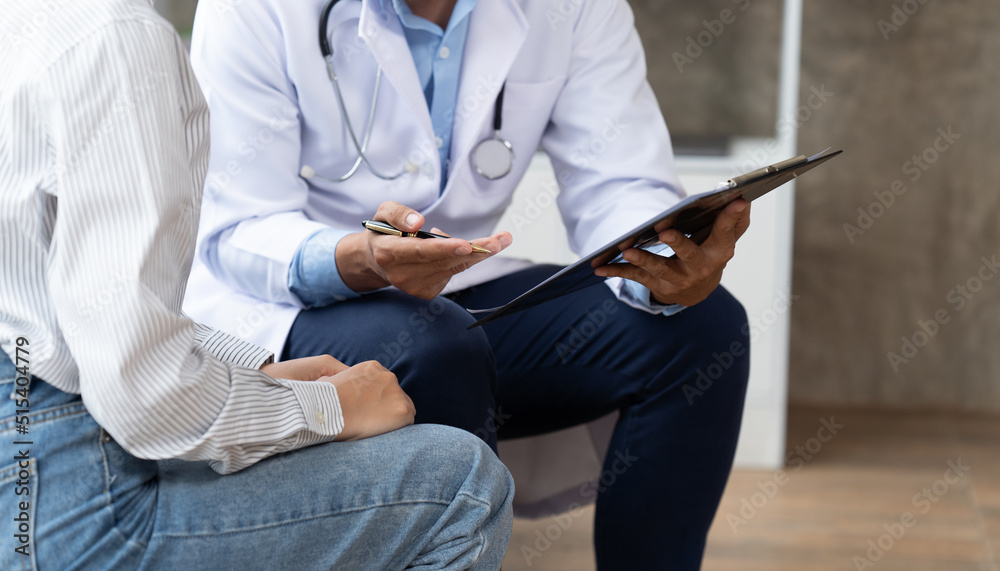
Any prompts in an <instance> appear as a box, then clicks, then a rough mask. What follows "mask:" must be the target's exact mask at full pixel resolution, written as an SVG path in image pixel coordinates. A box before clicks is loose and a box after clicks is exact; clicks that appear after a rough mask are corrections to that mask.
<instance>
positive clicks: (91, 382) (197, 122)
mask: <svg viewBox="0 0 1000 571" xmlns="http://www.w3.org/2000/svg"><path fill="white" fill-rule="evenodd" d="M151 4H152V3H151V2H147V1H140V0H80V1H79V2H73V3H65V4H62V5H61V6H59V8H58V10H55V9H54V8H50V7H48V5H46V4H40V3H25V2H18V1H15V0H0V12H2V13H4V14H6V16H5V17H4V18H3V21H2V23H0V30H2V36H0V37H2V38H3V39H4V44H5V45H4V46H3V49H0V71H2V75H3V77H4V84H3V89H2V90H0V110H2V114H0V125H2V127H0V245H2V247H0V348H2V352H0V396H2V398H0V437H2V439H3V441H4V442H7V443H8V444H9V445H10V443H12V442H13V443H15V444H13V445H12V446H13V447H14V448H16V451H14V452H13V453H12V454H11V455H8V456H7V458H11V457H12V456H13V463H11V464H7V462H3V463H0V482H3V483H4V487H5V488H8V486H9V488H8V489H9V491H12V492H14V493H5V494H3V499H2V501H0V503H2V507H0V509H2V512H0V513H2V514H3V517H2V518H0V521H2V522H3V523H0V534H2V536H3V537H4V538H11V539H12V540H13V541H14V545H13V546H12V547H13V548H8V549H4V550H3V551H2V554H0V568H2V569H22V568H32V569H34V568H42V569H70V568H73V569H136V568H144V569H148V568H158V569H223V568H226V569H241V568H242V569H265V568H266V569H330V568H338V569H404V568H410V567H419V568H421V569H497V568H499V565H500V561H501V559H502V557H503V554H504V551H505V549H506V545H507V541H508V539H509V536H510V525H511V514H510V500H511V497H512V495H513V484H512V481H511V479H510V475H509V474H508V472H507V471H506V469H505V468H504V467H503V465H502V464H500V462H499V461H498V460H497V458H496V456H495V455H494V454H493V453H492V452H491V451H490V449H489V448H488V447H487V445H486V444H484V443H483V442H481V441H480V440H479V439H478V438H476V437H475V436H473V435H471V434H468V433H467V432H464V431H461V430H458V429H454V428H448V427H442V426H436V425H421V426H412V423H413V418H414V413H415V411H414V407H413V403H412V402H411V400H410V399H409V397H408V396H407V395H406V394H405V393H404V392H403V391H402V389H401V388H400V387H399V384H398V382H397V379H396V377H395V376H394V375H393V374H392V373H390V372H389V371H387V370H386V369H385V368H383V367H382V366H381V365H378V364H377V363H374V362H365V363H361V364H359V365H356V366H353V367H347V366H345V365H343V364H342V363H340V362H338V361H336V360H335V359H333V358H332V357H329V356H320V357H309V358H304V359H298V360H293V361H288V362H285V363H281V364H271V362H272V355H271V354H270V353H269V352H267V351H266V350H264V349H261V348H259V347H256V346H253V345H250V344H249V343H246V342H244V341H241V340H239V339H236V338H234V337H230V336H228V335H225V334H222V333H220V332H217V331H213V330H210V329H208V328H205V327H201V326H198V325H196V324H195V323H193V322H192V321H191V320H189V319H188V318H186V317H185V316H183V315H182V314H181V313H180V304H181V299H182V298H183V295H184V284H185V282H186V280H187V274H188V271H189V269H190V266H191V259H192V253H193V247H194V239H195V233H196V227H197V223H198V216H199V207H198V205H199V203H200V191H201V188H202V184H203V180H204V175H205V166H206V163H207V155H208V140H207V127H208V114H207V108H206V106H205V102H204V100H203V99H202V96H201V91H200V89H199V87H198V84H197V82H196V81H195V79H194V76H193V74H192V73H191V70H190V68H189V66H188V62H187V56H186V53H185V50H184V47H183V45H182V44H181V42H180V40H179V38H178V37H177V36H176V33H175V32H174V31H173V29H172V28H171V27H170V26H169V24H167V23H166V22H165V21H163V20H162V19H161V18H160V17H159V16H158V15H157V14H156V13H155V11H154V10H153V8H152V6H151ZM334 441H337V442H334ZM8 450H10V448H8ZM165 459H179V460H183V461H176V460H175V461H171V462H157V460H165ZM11 539H5V543H4V545H10V544H9V543H7V542H8V541H10V540H11Z"/></svg>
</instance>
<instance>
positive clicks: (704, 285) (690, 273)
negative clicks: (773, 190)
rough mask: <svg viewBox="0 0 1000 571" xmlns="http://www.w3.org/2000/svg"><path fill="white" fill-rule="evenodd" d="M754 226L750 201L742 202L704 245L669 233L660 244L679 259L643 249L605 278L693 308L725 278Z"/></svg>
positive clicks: (603, 271) (606, 269)
mask: <svg viewBox="0 0 1000 571" xmlns="http://www.w3.org/2000/svg"><path fill="white" fill-rule="evenodd" d="M749 227H750V203H749V202H747V201H746V200H743V199H740V200H736V201H734V202H733V203H731V204H729V205H728V206H726V208H724V209H723V210H722V212H721V213H720V214H719V216H718V218H716V219H715V223H714V224H713V225H712V233H711V234H709V236H708V238H707V239H706V240H705V241H704V242H703V243H702V244H701V245H698V244H696V243H695V242H694V241H692V240H691V239H690V238H688V237H686V236H684V234H682V233H681V232H678V231H677V230H672V229H665V230H663V231H661V232H660V235H659V238H660V241H661V242H663V243H664V244H666V245H668V246H670V248H671V249H672V250H673V251H674V253H675V254H676V256H673V257H670V258H666V257H664V256H658V255H656V254H652V253H650V252H647V251H645V250H641V249H638V248H629V249H627V250H625V251H623V252H622V257H624V258H625V261H626V262H628V263H627V264H608V265H605V266H600V267H598V268H597V269H596V270H594V273H595V274H597V275H598V276H601V277H621V278H625V279H628V280H633V281H636V282H639V283H641V284H642V285H644V286H646V287H647V288H649V291H650V293H651V294H652V295H651V300H653V301H656V302H658V303H660V304H663V305H670V304H674V303H677V304H680V305H685V306H689V307H690V306H692V305H695V304H697V303H698V302H700V301H702V300H704V299H705V298H706V297H708V296H709V294H711V293H712V292H713V291H715V288H716V287H718V285H719V282H720V281H721V280H722V270H723V269H725V267H726V264H727V263H728V262H729V260H731V259H732V258H733V255H734V253H735V251H736V241H737V240H739V239H740V237H741V236H743V234H744V233H745V232H746V231H747V228H749Z"/></svg>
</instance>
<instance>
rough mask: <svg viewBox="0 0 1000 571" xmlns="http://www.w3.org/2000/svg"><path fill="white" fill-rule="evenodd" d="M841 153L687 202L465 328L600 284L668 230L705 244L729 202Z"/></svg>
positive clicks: (779, 168)
mask: <svg viewBox="0 0 1000 571" xmlns="http://www.w3.org/2000/svg"><path fill="white" fill-rule="evenodd" d="M842 152H843V151H839V150H838V151H824V152H822V153H819V154H818V155H815V156H812V157H808V158H807V157H805V156H799V157H795V158H792V159H788V160H787V161H782V162H780V163H776V164H773V165H771V166H767V167H764V168H761V169H757V170H755V171H752V172H749V173H746V174H743V175H740V176H737V177H734V178H732V179H730V180H729V181H727V185H726V186H723V187H721V188H717V189H715V190H712V191H709V192H705V193H702V194H695V195H692V196H689V197H687V198H685V199H684V200H681V201H680V202H678V203H677V204H675V205H673V206H672V207H670V208H668V209H667V210H665V211H663V212H661V213H660V214H657V215H656V216H654V217H653V218H651V219H649V220H648V221H646V222H644V223H642V224H640V225H639V226H636V227H635V228H633V229H632V230H629V231H628V232H626V233H625V234H623V235H622V236H621V237H619V238H617V239H615V240H612V241H611V242H609V243H608V244H606V245H604V246H603V247H601V248H599V249H597V250H595V251H594V252H592V253H591V254H589V255H587V256H584V257H583V258H581V259H579V260H577V261H576V262H574V263H573V264H571V265H569V266H566V267H565V268H563V269H561V270H559V271H558V272H556V273H555V274H553V275H552V276H551V277H549V278H548V279H546V280H545V281H543V282H541V283H539V284H538V285H536V286H535V287H533V288H531V289H530V290H528V291H526V292H524V293H523V294H521V295H519V296H518V297H516V298H514V299H513V300H511V301H510V302H508V303H507V304H505V305H503V306H501V307H497V308H493V309H487V310H469V311H470V312H472V313H486V312H489V314H488V315H486V316H485V317H482V318H481V319H479V321H476V322H475V323H473V324H472V325H470V326H469V329H472V328H473V327H478V326H480V325H482V324H484V323H488V322H490V321H493V320H494V319H499V318H501V317H503V316H505V315H510V314H512V313H517V312H518V311H523V310H525V309H528V308H530V307H534V306H536V305H538V304H540V303H544V302H546V301H549V300H552V299H555V298H557V297H560V296H563V295H566V294H568V293H571V292H574V291H576V290H579V289H582V288H584V287H589V286H591V285H594V284H595V283H600V282H595V281H594V280H592V279H591V277H592V276H593V275H594V268H596V267H598V266H602V265H604V264H614V263H621V262H622V261H623V260H622V258H621V252H622V251H624V250H626V249H628V248H642V247H646V246H652V245H656V244H658V243H660V240H659V238H658V237H657V236H658V234H659V233H660V232H662V231H663V230H666V229H668V228H676V229H677V230H680V231H681V232H683V233H685V234H687V235H688V236H689V237H690V238H691V239H692V240H693V241H694V242H695V243H697V244H701V243H702V242H704V241H705V240H706V239H707V238H708V235H709V233H710V232H711V230H712V224H713V223H714V222H715V218H716V217H717V216H718V215H719V212H720V211H721V210H722V209H723V208H725V207H726V205H727V204H729V203H730V202H733V201H734V200H737V199H739V198H744V199H746V200H747V201H753V200H756V199H757V198H760V197H761V196H764V195H765V194H767V193H768V192H770V191H772V190H774V189H775V188H778V187H779V186H781V185H783V184H785V183H786V182H789V181H791V180H792V179H794V178H796V177H798V176H799V175H801V174H803V173H805V172H808V171H810V170H812V169H814V168H816V167H817V166H819V165H821V164H823V163H825V162H826V161H828V160H830V159H832V158H833V157H835V156H837V155H839V154H840V153H842Z"/></svg>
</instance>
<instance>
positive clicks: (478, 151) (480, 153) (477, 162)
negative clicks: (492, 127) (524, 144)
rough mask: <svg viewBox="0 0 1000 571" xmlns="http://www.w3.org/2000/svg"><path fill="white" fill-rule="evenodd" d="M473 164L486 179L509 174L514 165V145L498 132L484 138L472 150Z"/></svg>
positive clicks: (498, 177) (494, 178)
mask: <svg viewBox="0 0 1000 571" xmlns="http://www.w3.org/2000/svg"><path fill="white" fill-rule="evenodd" d="M472 165H473V167H474V168H475V169H476V172H477V173H479V175H480V176H482V177H483V178H485V179H486V180H497V179H500V178H503V177H505V176H507V175H508V174H509V173H510V171H511V169H512V168H513V167H514V147H512V146H511V144H510V142H509V141H507V140H506V139H504V138H503V137H501V136H500V134H499V133H497V134H496V135H495V136H494V137H493V138H492V139H484V140H482V141H480V142H479V144H478V145H476V148H475V149H473V150H472Z"/></svg>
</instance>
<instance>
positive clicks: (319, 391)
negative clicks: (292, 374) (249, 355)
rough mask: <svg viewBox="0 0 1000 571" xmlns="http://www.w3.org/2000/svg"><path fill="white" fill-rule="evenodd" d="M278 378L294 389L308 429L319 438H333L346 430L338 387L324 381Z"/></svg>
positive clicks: (280, 381) (293, 391)
mask: <svg viewBox="0 0 1000 571" xmlns="http://www.w3.org/2000/svg"><path fill="white" fill-rule="evenodd" d="M276 380H278V382H279V383H281V384H283V385H285V386H286V387H288V388H290V389H292V393H294V394H295V398H296V399H297V400H298V401H299V406H301V407H302V414H303V415H304V417H305V422H306V428H307V430H308V431H309V433H311V434H312V435H314V436H318V437H319V438H318V440H332V439H333V438H334V437H336V436H337V435H338V434H340V433H341V432H342V431H343V430H344V412H343V410H342V409H341V408H340V397H339V396H338V395H337V387H335V386H333V385H331V384H330V383H327V382H324V381H311V382H307V381H288V380H280V379H276ZM306 437H307V438H308V437H309V436H308V435H307V436H306Z"/></svg>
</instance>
